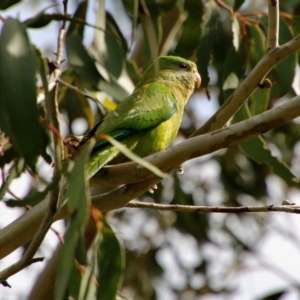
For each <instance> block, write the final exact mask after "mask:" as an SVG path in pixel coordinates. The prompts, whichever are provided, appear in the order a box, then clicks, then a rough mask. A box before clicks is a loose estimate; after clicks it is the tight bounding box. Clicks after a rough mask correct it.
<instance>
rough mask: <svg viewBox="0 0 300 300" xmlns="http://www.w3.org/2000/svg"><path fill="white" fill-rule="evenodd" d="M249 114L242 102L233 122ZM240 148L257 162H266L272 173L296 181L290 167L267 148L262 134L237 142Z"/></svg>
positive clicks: (241, 119) (245, 117)
mask: <svg viewBox="0 0 300 300" xmlns="http://www.w3.org/2000/svg"><path fill="white" fill-rule="evenodd" d="M250 116H251V114H250V110H249V108H248V106H247V105H246V104H244V105H243V106H242V107H241V108H240V110H239V111H238V112H237V113H236V114H235V116H234V118H233V123H237V122H240V121H243V120H246V119H248V118H249V117H250ZM239 147H240V149H241V150H242V151H243V152H244V153H245V154H246V155H247V156H248V157H249V158H251V159H253V160H254V161H255V162H257V163H259V164H267V165H268V166H269V167H270V169H271V170H272V171H273V173H274V174H276V175H278V176H279V177H281V178H282V179H283V180H285V181H287V182H289V183H295V182H296V183H298V179H297V178H296V176H295V174H293V172H292V171H291V169H290V167H289V166H288V165H287V164H285V163H284V162H282V161H281V160H280V159H279V158H278V157H275V156H274V155H273V154H272V152H271V150H270V149H269V147H268V145H267V143H266V142H265V140H264V139H263V137H262V136H257V137H254V138H252V139H249V140H247V141H245V142H242V143H239Z"/></svg>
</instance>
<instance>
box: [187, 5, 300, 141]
mask: <svg viewBox="0 0 300 300" xmlns="http://www.w3.org/2000/svg"><path fill="white" fill-rule="evenodd" d="M274 1H275V0H274ZM298 49H300V34H299V35H297V36H296V37H294V38H293V39H292V40H290V41H288V42H287V43H285V44H283V45H282V46H280V47H277V48H273V49H270V50H269V51H268V52H266V53H265V55H264V56H263V57H262V59H261V60H260V61H259V62H258V64H257V65H256V66H255V67H254V68H253V70H252V71H251V72H250V73H249V75H248V76H247V77H246V78H245V79H244V81H243V82H242V83H241V84H240V85H239V86H238V87H237V88H236V90H235V91H234V92H233V93H232V94H231V95H230V96H229V98H228V99H227V100H226V101H225V102H224V104H223V105H222V106H221V107H220V108H219V109H218V110H217V112H216V113H215V114H214V115H213V116H212V117H211V118H210V119H209V120H208V121H207V122H206V123H205V124H204V125H203V126H202V127H200V128H199V129H198V130H197V131H195V132H194V133H193V134H192V136H197V135H201V134H204V133H207V132H212V131H214V130H217V129H220V128H222V127H223V126H224V125H225V124H226V123H227V122H228V120H229V119H230V118H231V117H232V116H233V115H234V114H235V113H236V111H237V110H238V109H239V108H240V107H241V105H242V104H243V103H244V102H245V101H246V100H247V99H248V98H249V97H250V96H251V95H252V94H253V92H254V91H255V90H256V89H257V87H258V86H259V85H260V83H261V81H262V79H263V78H265V76H266V75H267V74H268V73H269V71H270V70H271V69H272V68H273V67H274V66H276V65H277V64H278V63H279V62H280V61H282V60H283V59H285V58H286V57H287V56H289V55H290V54H292V53H294V52H295V51H297V50H298Z"/></svg>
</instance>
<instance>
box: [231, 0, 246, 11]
mask: <svg viewBox="0 0 300 300" xmlns="http://www.w3.org/2000/svg"><path fill="white" fill-rule="evenodd" d="M244 2H245V0H235V1H234V6H233V10H234V11H237V10H239V8H240V7H241V6H242V5H243V4H244Z"/></svg>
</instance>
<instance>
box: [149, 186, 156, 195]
mask: <svg viewBox="0 0 300 300" xmlns="http://www.w3.org/2000/svg"><path fill="white" fill-rule="evenodd" d="M154 190H157V184H154V185H153V186H152V187H151V188H150V189H149V190H148V192H149V193H151V194H153V193H154Z"/></svg>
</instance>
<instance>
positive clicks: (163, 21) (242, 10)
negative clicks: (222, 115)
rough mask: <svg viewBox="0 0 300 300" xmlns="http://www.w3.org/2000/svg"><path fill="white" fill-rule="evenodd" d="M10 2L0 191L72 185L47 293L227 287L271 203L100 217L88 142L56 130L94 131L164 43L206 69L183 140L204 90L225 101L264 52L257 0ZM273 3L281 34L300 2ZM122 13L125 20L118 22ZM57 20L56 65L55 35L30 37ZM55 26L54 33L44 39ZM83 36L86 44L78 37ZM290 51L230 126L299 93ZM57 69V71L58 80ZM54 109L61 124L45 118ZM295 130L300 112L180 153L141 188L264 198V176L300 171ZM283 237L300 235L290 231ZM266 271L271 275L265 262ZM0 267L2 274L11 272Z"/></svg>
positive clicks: (35, 195) (0, 79) (165, 195)
mask: <svg viewBox="0 0 300 300" xmlns="http://www.w3.org/2000/svg"><path fill="white" fill-rule="evenodd" d="M17 2H21V3H20V4H22V2H24V1H15V0H6V1H4V2H3V3H1V4H0V9H1V10H2V11H3V13H7V14H6V15H7V17H5V18H4V17H3V18H2V17H1V19H0V20H1V23H2V24H1V26H2V31H1V35H0V66H1V67H0V129H1V132H0V167H1V170H2V179H3V182H2V185H1V188H0V195H1V199H2V200H3V201H5V203H6V205H7V206H8V207H10V209H13V207H15V206H21V207H25V206H27V207H28V205H31V206H35V205H39V204H38V203H41V202H42V201H46V200H45V196H46V195H47V194H48V195H49V194H50V195H53V192H57V194H60V197H59V198H58V199H57V201H58V204H57V209H58V211H60V210H63V207H64V205H65V203H64V197H63V196H62V195H63V194H64V193H67V195H68V199H69V200H68V209H69V213H68V214H67V216H68V218H67V221H66V231H65V236H64V244H63V245H62V247H61V250H60V254H59V257H58V263H57V264H56V263H53V262H52V264H53V268H55V267H56V265H57V268H56V269H57V270H56V272H57V273H56V282H55V283H54V282H53V283H52V287H54V286H55V289H54V288H53V289H52V292H53V293H54V294H53V298H54V297H55V299H67V298H68V297H69V296H70V297H73V299H167V298H164V297H166V296H164V295H171V296H170V299H196V298H197V297H198V298H197V299H200V298H201V299H204V298H202V297H205V296H209V295H215V297H216V298H215V299H219V298H217V297H218V296H220V297H221V296H224V295H228V297H231V296H232V297H233V296H234V295H235V294H237V292H238V289H239V286H238V285H237V284H235V282H234V280H231V279H230V276H231V275H232V274H237V275H235V276H239V274H241V273H242V272H246V270H247V268H248V265H247V258H249V257H252V258H253V257H255V258H256V261H258V262H261V261H262V260H261V258H260V257H258V256H256V251H257V248H256V246H257V245H258V244H260V243H261V242H262V241H263V239H264V237H265V235H267V234H268V232H269V231H270V226H271V225H270V224H272V223H271V222H272V219H271V217H270V215H269V214H258V213H257V214H256V213H251V214H240V215H235V214H230V213H228V214H222V215H216V214H197V213H192V214H188V213H185V212H173V211H165V212H161V211H158V210H146V209H131V208H122V209H120V210H116V211H114V213H113V214H112V215H105V214H104V213H100V212H99V211H98V210H97V209H96V208H95V207H94V206H93V205H92V204H94V202H93V201H94V200H93V198H92V197H91V196H90V194H89V191H88V188H87V182H86V179H85V166H86V163H87V161H88V156H89V153H90V147H91V144H92V143H93V141H92V142H91V143H89V145H88V146H87V147H86V148H84V150H83V151H81V152H80V153H77V152H76V153H74V150H73V149H72V148H71V147H70V146H68V145H69V144H68V143H67V140H66V139H64V138H63V136H65V135H66V134H78V131H76V132H73V128H75V127H74V126H73V125H74V124H75V123H76V122H77V121H78V119H83V120H85V121H86V124H87V127H88V128H89V129H91V128H92V127H93V126H94V125H95V124H96V123H97V122H98V121H100V120H101V119H102V118H103V116H104V115H105V113H106V112H107V111H108V110H112V109H113V108H114V107H115V105H116V103H118V102H120V101H122V99H123V98H124V97H126V96H127V95H128V94H129V93H130V92H131V91H132V87H133V86H134V84H136V82H137V81H138V79H139V76H140V74H141V71H142V70H144V69H145V67H146V66H147V65H148V64H149V63H150V62H151V61H152V60H153V58H155V57H156V56H159V55H166V54H172V55H180V56H183V57H185V58H188V59H191V60H194V61H195V62H196V63H197V66H198V69H199V72H200V74H201V77H202V88H201V90H197V91H196V93H195V95H194V96H193V97H192V99H191V101H190V103H189V104H188V105H187V108H186V114H185V116H184V120H183V123H182V127H181V130H180V133H179V139H178V141H180V139H181V140H184V139H187V138H188V137H189V136H190V135H191V134H192V133H193V132H194V131H195V129H196V128H197V127H199V124H203V123H204V122H205V119H204V114H203V108H202V107H204V109H205V108H206V107H207V108H208V107H209V106H210V104H208V103H209V102H206V101H207V98H210V99H211V100H210V101H211V102H210V103H214V104H216V105H217V106H218V107H219V106H221V105H222V104H223V103H224V102H225V101H226V99H228V98H229V97H231V96H230V95H231V94H232V93H234V92H235V91H236V90H237V88H238V87H240V86H241V85H242V84H243V80H244V79H245V78H247V76H249V74H250V73H251V71H252V70H253V69H254V68H256V66H257V65H258V64H259V62H260V60H261V59H262V57H263V56H264V54H265V53H266V51H267V49H266V48H267V44H268V40H267V36H268V18H267V13H266V11H267V10H266V9H267V7H266V4H265V1H238V0H236V1H224V2H223V1H221V0H216V1H213V0H207V1H204V0H203V1H201V0H198V1H190V0H186V1H183V0H178V1H174V0H167V1H150V0H149V1H148V0H146V1H128V0H123V1H121V0H120V1H114V2H113V3H114V5H116V6H117V7H118V9H115V10H112V11H108V9H107V7H106V6H105V5H104V1H102V0H99V1H98V5H97V8H96V9H95V10H94V11H93V12H91V8H90V6H93V5H94V3H93V1H83V2H80V3H77V4H76V7H74V3H72V5H71V3H69V8H68V13H69V14H70V15H69V14H64V13H62V11H60V9H61V7H60V6H59V7H56V8H53V7H52V8H51V7H50V8H49V7H45V6H44V9H43V10H41V11H40V13H37V14H35V15H33V14H32V16H31V17H30V18H28V19H27V20H23V19H16V18H13V17H10V16H9V15H10V9H11V6H13V5H18V4H16V3H17ZM40 2H41V3H42V1H40ZM280 4H281V6H280V10H281V13H280V22H279V26H280V27H279V28H280V30H279V44H280V45H282V44H283V43H286V42H288V41H290V40H291V39H292V38H294V37H295V36H296V35H298V34H299V32H300V17H299V15H298V14H299V11H300V5H299V3H297V1H291V4H290V5H286V3H284V1H282V3H280ZM114 5H112V7H114ZM70 7H71V8H70ZM71 9H73V11H71ZM90 14H94V15H95V16H96V21H95V23H92V22H90V21H89V17H88V16H90ZM124 19H126V20H127V23H126V24H130V26H131V28H130V30H129V29H128V28H125V27H126V26H125V25H124V24H123V23H122V20H124ZM53 23H55V24H59V25H60V26H61V24H65V25H66V38H65V41H64V42H63V43H62V46H63V47H65V58H64V59H65V61H63V63H62V66H60V65H57V58H56V56H55V55H48V53H47V50H50V51H52V52H54V53H55V52H56V51H57V49H55V48H54V47H53V46H52V45H51V49H38V48H37V46H34V45H33V43H35V41H34V38H32V39H31V38H29V35H28V33H29V32H33V30H34V31H41V32H43V31H45V32H46V30H47V28H48V26H49V25H51V24H53ZM91 32H92V33H91ZM32 36H34V35H32ZM57 36H58V32H55V33H54V34H53V41H52V40H51V43H52V44H54V43H55V40H54V39H56V37H57ZM87 38H88V39H89V40H91V41H92V42H91V43H89V44H87V43H86V40H87ZM298 54H299V50H298V52H297V51H295V52H293V53H292V54H290V55H289V56H288V57H287V58H286V59H284V60H282V61H281V62H279V63H275V64H274V68H272V70H270V72H269V73H268V75H267V81H266V79H264V78H257V84H256V85H257V86H258V87H259V88H257V89H256V90H254V91H253V93H251V94H250V95H249V97H246V98H245V99H242V100H243V102H244V104H243V105H242V106H241V108H240V110H238V111H237V112H235V113H234V115H231V117H232V120H231V124H234V123H238V122H242V121H244V120H248V119H251V118H252V117H253V116H257V115H260V114H261V113H263V112H265V111H266V110H268V109H271V108H273V107H274V106H275V105H277V104H278V103H282V102H284V101H288V100H287V99H289V98H292V97H294V96H296V95H299V93H300V84H299V78H298V76H299V55H298ZM57 55H58V54H57ZM61 69H62V70H61ZM57 70H58V71H59V72H60V73H59V75H58V77H60V79H59V80H60V83H58V84H57V85H56V87H57V86H58V88H57V89H56V87H53V86H54V85H55V84H56V83H55V82H56V80H57V75H56V74H57V73H56V72H57ZM53 82H54V84H53ZM267 85H268V86H267ZM74 87H76V88H74ZM269 87H270V88H269ZM80 91H81V92H80ZM37 99H38V101H37ZM91 99H92V100H91ZM55 101H56V102H55ZM93 102H96V105H95V103H93ZM199 103H201V105H202V107H201V109H200V108H199V107H200V104H199ZM56 104H57V106H58V110H57V111H56ZM56 117H58V119H59V121H60V124H61V125H62V124H63V125H64V126H61V127H65V128H67V131H68V132H67V133H64V132H63V130H61V129H60V128H57V127H56V126H55V125H54V123H53V120H54V119H55V118H56ZM280 124H281V123H280ZM221 127H222V126H221ZM274 127H277V125H276V124H275V125H274ZM83 131H84V130H83ZM83 131H81V132H80V134H82V133H83ZM299 138H300V131H299V126H298V122H296V121H295V122H289V123H287V124H285V125H283V126H281V127H278V128H276V129H273V130H272V131H269V132H268V133H266V134H264V135H258V136H255V137H251V138H248V139H247V140H246V141H243V142H241V143H239V144H238V145H233V146H229V147H228V148H226V149H225V150H221V151H218V152H214V153H211V154H210V155H209V156H205V157H201V158H197V159H195V160H193V162H192V163H191V162H187V163H186V164H185V166H184V168H185V173H184V174H183V175H178V174H177V173H176V172H173V173H172V174H171V175H170V176H169V177H168V178H167V179H164V180H163V181H162V183H161V184H159V185H158V189H157V190H155V192H154V193H148V192H147V193H145V194H143V195H140V197H139V199H140V200H142V201H148V202H157V203H164V204H182V205H204V206H211V205H222V206H223V205H225V206H243V205H272V204H274V197H273V195H274V193H272V189H273V188H274V186H272V184H271V182H274V181H276V182H279V183H280V184H281V185H282V188H281V192H282V194H284V195H288V194H289V192H290V191H298V187H299V180H298V179H297V178H296V177H297V176H296V175H295V174H296V173H297V171H299V167H297V163H298V161H299V143H298V140H299ZM62 145H63V147H62ZM70 154H72V156H71V155H70ZM275 154H276V155H275ZM63 157H64V158H63ZM53 162H55V167H54V168H53V176H52V177H48V178H45V176H44V174H42V173H41V171H40V166H41V165H48V166H49V169H50V166H51V165H52V164H53ZM22 174H29V176H30V178H31V184H30V191H29V192H28V194H27V195H24V197H23V198H22V200H20V199H16V197H14V195H13V194H12V193H11V190H10V187H11V183H12V182H13V181H14V180H15V179H17V178H18V177H20V176H21V175H22ZM141 180H142V179H141ZM274 189H275V188H274ZM297 195H299V193H298V194H297ZM93 196H94V195H93ZM11 197H13V199H11ZM275 200H278V199H275ZM283 200H284V199H282V201H283ZM277 204H278V203H277ZM70 211H71V213H70ZM54 213H55V212H53V214H54ZM64 217H66V216H64ZM110 223H111V224H110ZM113 228H114V229H113ZM91 232H92V234H91ZM0 236H1V231H0ZM286 236H289V237H291V236H292V239H294V240H295V241H299V236H297V234H294V233H293V232H292V231H291V232H288V234H286V235H285V237H286ZM0 239H1V238H0ZM26 242H27V241H26ZM24 243H25V241H24ZM0 248H1V247H0ZM219 254H220V255H219ZM222 255H225V256H226V257H225V259H224V258H222ZM125 262H126V263H125ZM125 264H126V266H125ZM267 265H268V264H267V263H265V267H266V269H268V267H267ZM269 272H271V273H272V272H274V273H276V271H274V270H272V269H271V268H269ZM277 273H278V274H279V275H280V272H277ZM43 276H46V275H42V277H43ZM176 276H177V277H176ZM3 279H4V281H3V282H6V279H7V278H3ZM44 280H45V281H47V277H45V279H44ZM8 281H9V279H8ZM295 287H296V288H297V289H298V290H299V289H300V282H299V280H298V281H295V282H292V283H291V282H290V281H288V280H287V281H286V283H285V285H284V288H283V289H277V290H272V289H271V290H270V289H269V290H268V289H266V290H265V296H263V297H261V298H260V299H281V298H280V297H282V296H283V295H284V294H286V293H288V292H290V291H291V290H292V288H294V289H295ZM54 291H55V292H54ZM164 291H167V294H164ZM35 292H36V291H35V289H34V290H33V291H32V295H34V293H35ZM52 292H50V291H49V290H48V291H45V294H46V295H47V293H52ZM165 293H166V292H165ZM48 295H49V294H48ZM220 299H221V298H220ZM232 299H233V298H232Z"/></svg>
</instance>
